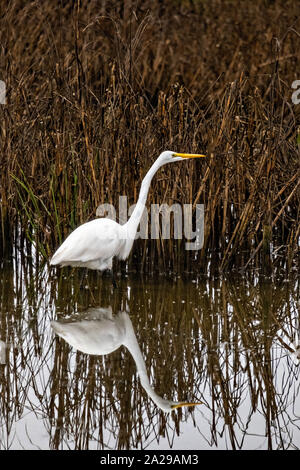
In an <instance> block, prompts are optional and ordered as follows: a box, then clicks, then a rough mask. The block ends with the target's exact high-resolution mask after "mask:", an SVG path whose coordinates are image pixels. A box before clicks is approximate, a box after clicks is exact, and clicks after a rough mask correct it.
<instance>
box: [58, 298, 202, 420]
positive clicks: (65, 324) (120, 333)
mask: <svg viewBox="0 0 300 470" xmlns="http://www.w3.org/2000/svg"><path fill="white" fill-rule="evenodd" d="M51 325H52V328H53V330H54V331H55V333H56V334H57V335H59V336H61V337H62V338H63V339H64V340H65V341H67V342H68V343H69V344H70V345H71V346H72V347H73V348H75V349H76V350H79V351H81V352H83V353H85V354H92V355H99V356H102V355H105V354H110V353H112V352H113V351H115V350H116V349H118V348H119V347H120V346H122V345H123V346H125V347H126V348H127V349H128V351H129V352H130V354H131V355H132V357H133V359H134V362H135V364H136V368H137V372H138V375H139V378H140V381H141V384H142V386H143V388H144V390H145V391H146V392H147V395H148V396H149V397H150V398H151V399H152V400H153V401H154V403H155V404H156V405H157V406H158V407H159V408H160V409H161V410H163V411H165V412H170V411H172V410H173V409H175V408H180V407H183V406H195V405H200V404H202V403H201V402H192V403H190V402H174V401H170V400H166V399H165V398H162V397H161V396H159V395H158V394H157V393H156V392H155V390H154V389H153V388H152V386H151V384H150V380H149V377H148V374H147V370H146V365H145V361H144V358H143V355H142V352H141V349H140V347H139V344H138V342H137V339H136V335H135V332H134V329H133V326H132V323H131V320H130V318H129V315H128V313H127V312H119V313H118V314H117V315H116V316H113V315H112V309H111V308H110V307H109V308H91V309H89V310H88V311H87V312H85V313H83V314H81V315H80V317H77V318H76V320H75V321H74V319H73V320H72V319H69V320H62V321H52V322H51Z"/></svg>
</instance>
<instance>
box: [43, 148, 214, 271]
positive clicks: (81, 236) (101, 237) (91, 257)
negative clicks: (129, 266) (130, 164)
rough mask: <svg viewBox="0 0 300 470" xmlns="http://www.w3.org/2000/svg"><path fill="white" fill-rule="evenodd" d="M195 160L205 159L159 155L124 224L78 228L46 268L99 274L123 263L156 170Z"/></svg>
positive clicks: (101, 222) (100, 221) (102, 222)
mask: <svg viewBox="0 0 300 470" xmlns="http://www.w3.org/2000/svg"><path fill="white" fill-rule="evenodd" d="M199 157H205V155H198V154H188V153H175V152H171V151H165V152H162V153H161V154H160V156H159V157H158V159H157V160H156V161H155V162H154V164H153V165H152V166H151V168H150V170H149V171H148V173H147V174H146V176H145V178H144V179H143V181H142V185H141V190H140V194H139V198H138V201H137V204H136V206H135V209H134V211H133V213H132V215H131V217H130V219H129V220H128V221H127V222H126V224H124V225H120V224H118V223H117V222H115V221H113V220H111V219H95V220H92V221H91V222H87V223H85V224H83V225H80V226H79V227H78V228H76V229H75V230H74V232H72V233H71V234H70V235H69V236H68V237H67V238H66V240H65V241H64V242H63V243H62V245H61V246H60V247H59V248H58V250H57V251H56V252H55V253H54V255H53V257H52V259H51V261H50V264H52V265H61V266H77V267H86V268H90V269H98V270H100V271H103V270H106V269H111V268H112V260H113V257H114V256H117V257H118V258H120V259H123V260H124V259H126V258H127V257H128V256H129V253H130V251H131V248H132V245H133V242H134V239H135V235H136V232H137V228H138V225H139V223H140V220H141V217H142V214H143V211H144V207H145V203H146V199H147V195H148V191H149V187H150V183H151V180H152V178H153V176H154V175H155V173H156V172H157V170H158V169H159V168H160V167H161V166H162V165H165V164H166V163H170V162H174V161H179V160H184V159H187V158H199Z"/></svg>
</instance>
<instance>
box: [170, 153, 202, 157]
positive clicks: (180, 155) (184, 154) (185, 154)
mask: <svg viewBox="0 0 300 470" xmlns="http://www.w3.org/2000/svg"><path fill="white" fill-rule="evenodd" d="M174 156H175V157H181V158H202V157H206V155H200V154H199V153H174Z"/></svg>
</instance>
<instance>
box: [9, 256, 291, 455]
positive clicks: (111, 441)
mask: <svg viewBox="0 0 300 470" xmlns="http://www.w3.org/2000/svg"><path fill="white" fill-rule="evenodd" d="M58 274H59V277H51V276H50V275H49V272H48V270H47V268H46V267H45V268H44V269H43V270H39V272H36V271H35V269H34V267H33V266H32V265H31V266H30V265H21V266H20V265H19V264H17V262H16V261H15V265H11V264H9V263H8V264H7V265H6V266H4V269H3V271H2V273H1V275H0V276H1V278H0V281H1V298H0V306H1V312H0V319H1V329H0V340H1V361H0V407H1V409H0V446H1V448H2V449H7V448H11V449H17V448H26V449H29V448H36V449H38V448H42V449H47V448H52V449H68V448H71V449H95V448H99V449H102V448H109V449H110V448H111V449H115V448H116V449H132V448H147V449H162V448H164V449H169V448H172V449H213V448H218V449H225V448H228V449H238V448H241V449H255V448H262V449H268V448H269V449H271V448H281V449H283V448H284V449H293V448H296V449H299V448H300V431H299V425H300V413H299V349H297V348H298V347H299V283H298V281H297V280H293V279H291V280H286V279H280V278H278V279H276V281H275V280H273V281H272V282H270V281H263V280H261V279H260V278H259V276H258V275H255V274H252V275H249V276H248V279H235V280H234V279H203V280H199V279H193V278H190V277H187V278H186V279H185V280H184V279H181V278H177V277H174V278H173V279H170V280H166V279H159V280H153V279H150V280H147V279H146V278H142V277H138V278H135V277H133V276H128V277H126V278H124V279H122V280H120V281H119V282H118V289H115V290H114V289H113V288H112V286H111V281H110V279H106V278H105V277H104V278H99V277H98V276H96V275H95V274H96V273H89V274H88V277H87V278H86V279H85V282H84V283H83V286H82V287H80V279H79V276H80V274H79V273H78V272H75V273H72V271H70V270H68V269H64V270H62V271H59V272H58ZM99 306H101V310H95V309H99ZM90 309H92V310H90ZM97 312H98V313H97ZM100 312H102V313H100ZM118 312H123V313H121V314H120V315H119V317H117V315H118ZM124 312H128V313H124ZM95 313H96V315H98V319H99V315H100V317H101V315H102V321H103V320H105V318H106V320H105V321H111V320H109V318H113V319H116V318H123V320H124V321H125V320H126V321H127V322H128V325H129V326H130V325H131V326H130V328H131V329H132V334H134V338H135V341H136V345H137V347H138V350H139V353H138V354H139V356H137V357H139V359H138V360H140V361H141V362H140V364H143V369H142V370H143V371H144V374H146V376H147V379H146V378H145V377H146V376H144V378H145V380H148V381H149V382H148V384H149V383H150V384H151V390H152V392H151V391H150V393H149V390H150V389H149V388H148V389H147V387H146V388H145V387H143V385H145V382H144V384H143V380H141V375H140V376H139V374H138V372H137V370H138V369H139V366H138V363H137V360H136V356H135V354H132V351H131V352H129V351H130V348H129V350H128V345H127V347H123V346H121V347H118V348H117V349H115V350H112V349H113V348H111V347H110V348H109V351H110V353H109V354H107V355H103V356H96V355H90V354H86V352H87V351H86V352H81V351H78V350H75V349H74V347H73V346H75V345H74V344H73V346H71V345H69V344H68V343H67V342H66V341H65V340H63V339H61V338H59V337H58V336H57V335H55V334H54V333H53V329H52V328H51V322H53V321H54V323H52V325H53V326H54V328H55V329H56V330H57V329H58V328H61V327H62V326H61V325H66V324H68V323H69V325H70V320H71V321H73V322H74V319H75V320H76V321H77V320H78V321H79V320H82V318H83V317H85V319H86V320H87V316H90V315H95ZM104 313H105V315H104ZM73 324H75V323H73ZM115 327H116V325H115ZM94 334H95V335H96V334H97V331H96V329H95V328H94ZM71 344H72V342H71ZM89 344H91V342H90V341H89ZM123 345H124V343H123ZM77 346H78V344H77ZM116 346H117V345H116ZM151 394H152V395H151ZM153 394H154V395H153ZM156 397H161V399H174V400H177V401H179V400H195V401H201V402H203V404H202V405H200V406H197V407H195V408H184V409H178V410H175V411H172V412H171V413H165V412H164V411H162V410H161V408H160V407H159V406H157V405H158V404H157V403H156V402H155V398H156Z"/></svg>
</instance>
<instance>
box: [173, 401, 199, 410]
mask: <svg viewBox="0 0 300 470" xmlns="http://www.w3.org/2000/svg"><path fill="white" fill-rule="evenodd" d="M196 405H203V402H202V401H199V402H196V403H188V402H184V403H176V404H174V405H172V406H171V408H172V410H175V408H182V407H183V406H196Z"/></svg>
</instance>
